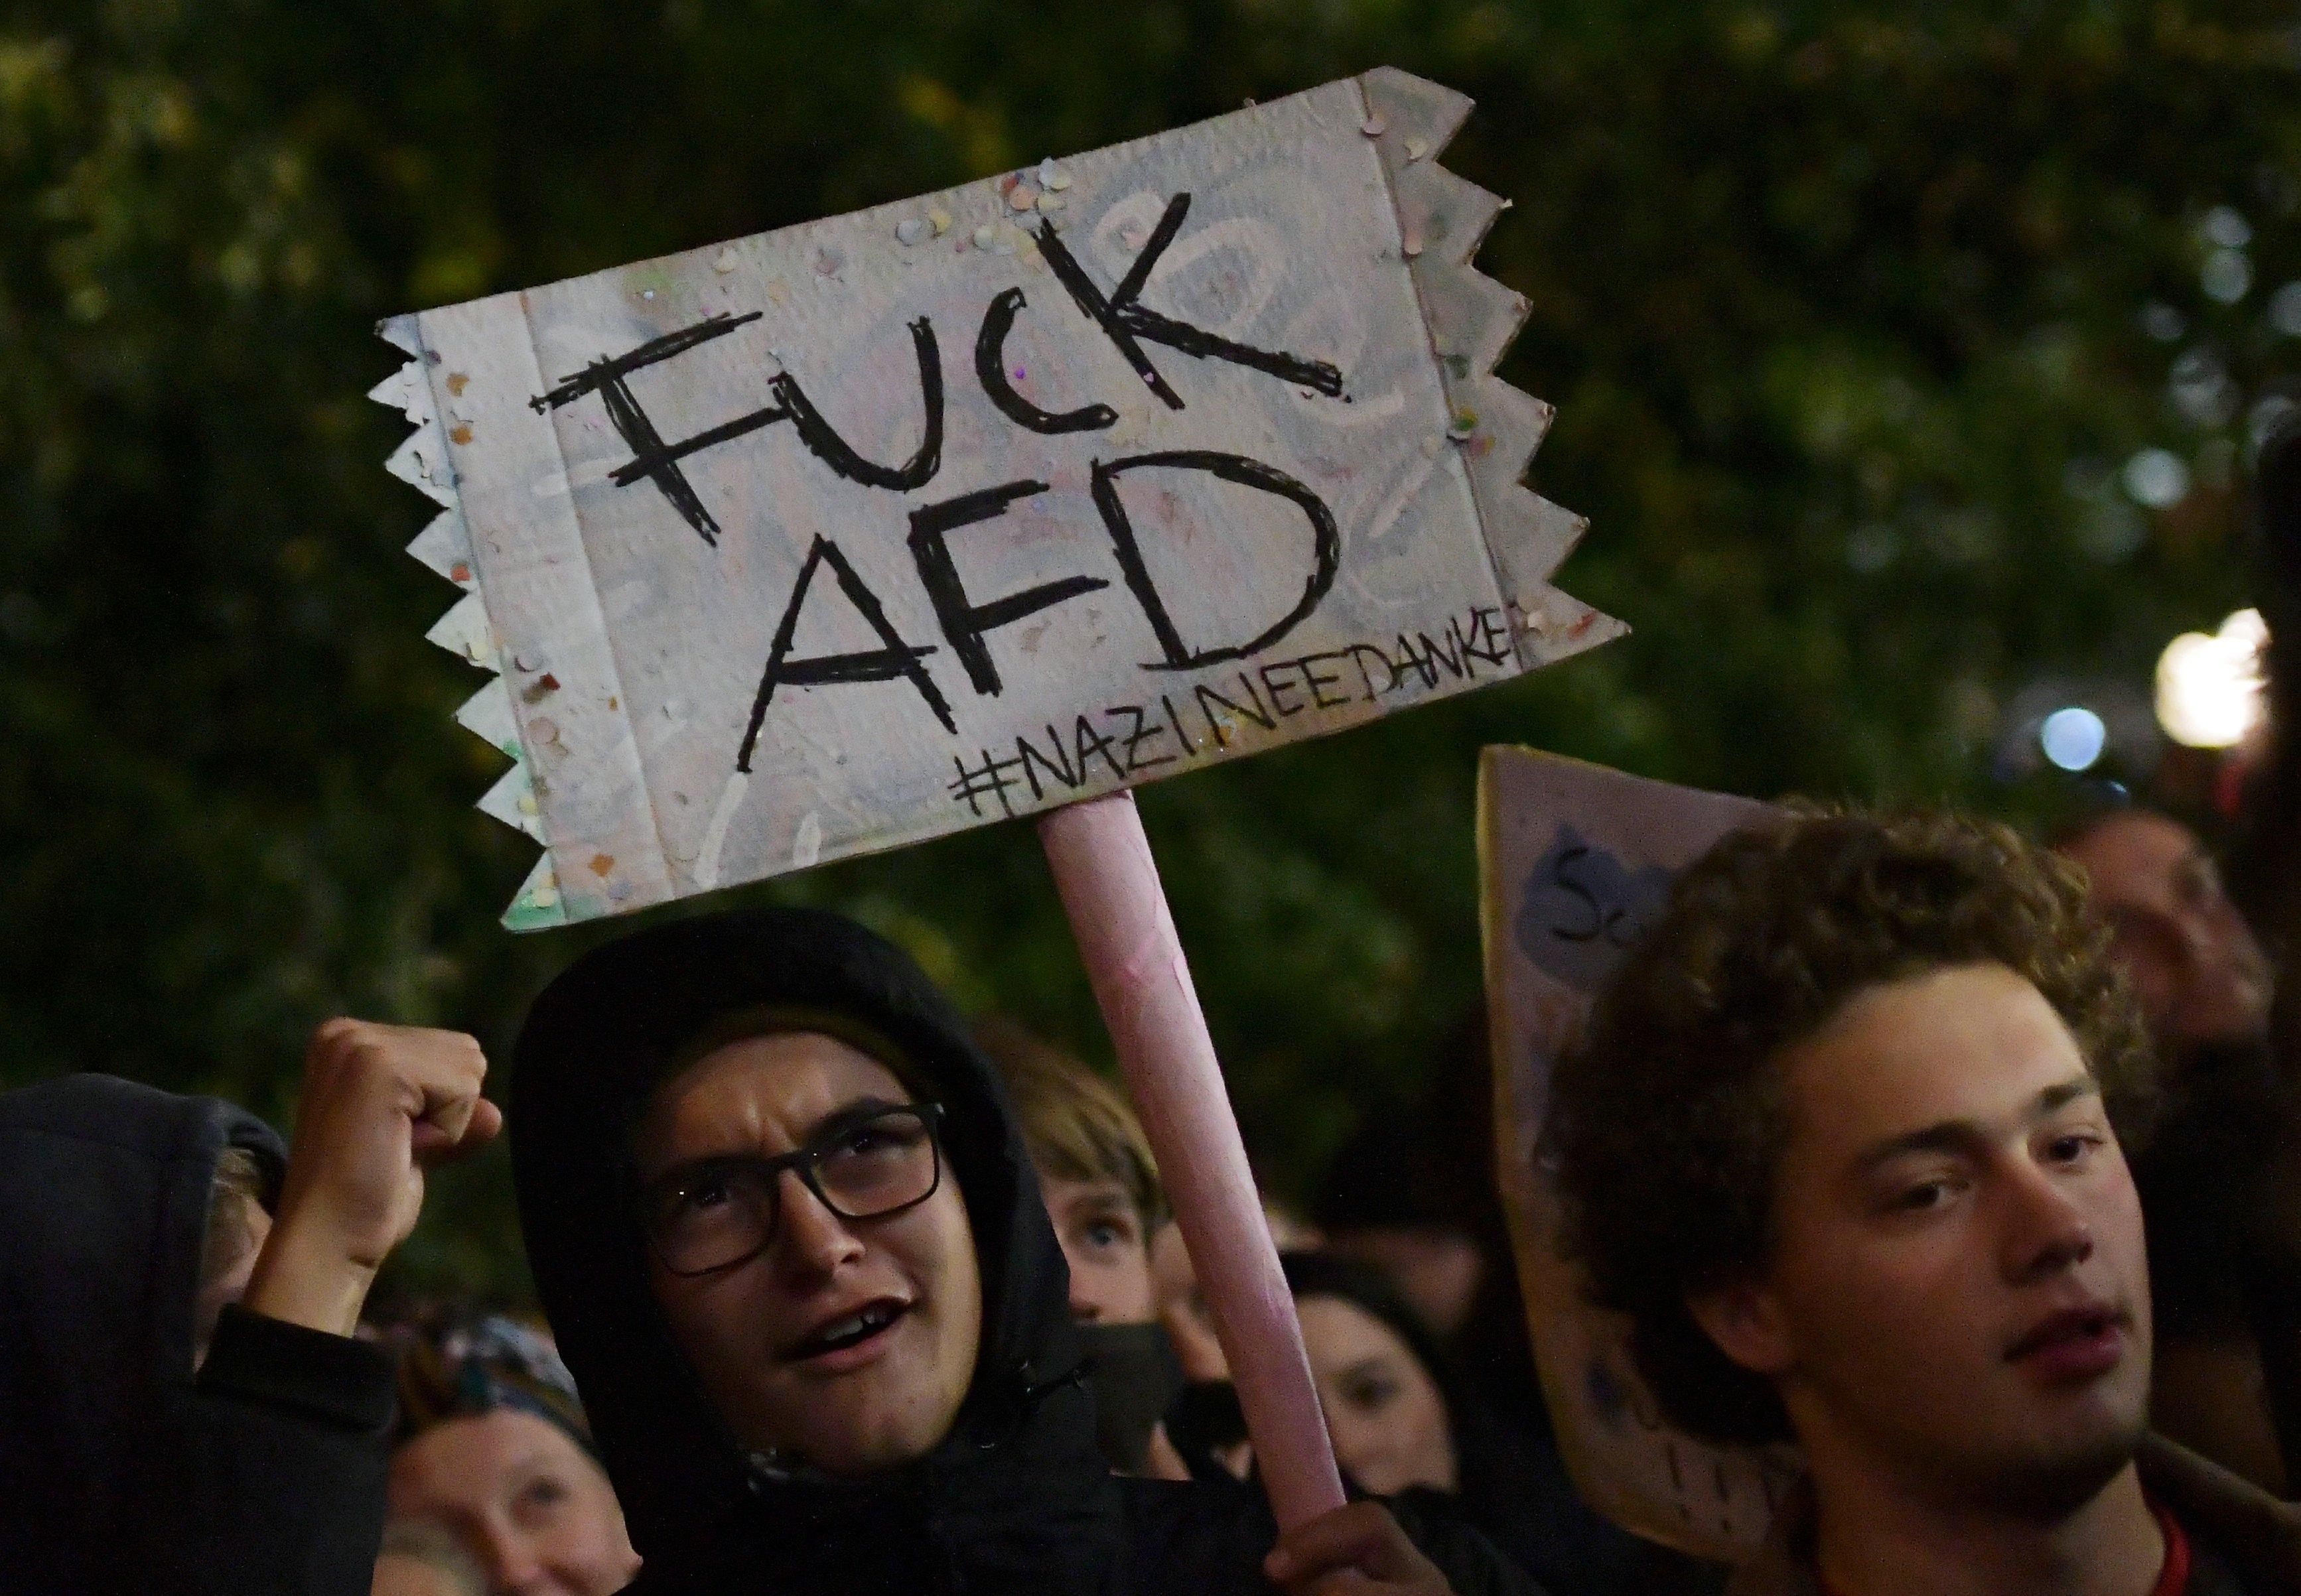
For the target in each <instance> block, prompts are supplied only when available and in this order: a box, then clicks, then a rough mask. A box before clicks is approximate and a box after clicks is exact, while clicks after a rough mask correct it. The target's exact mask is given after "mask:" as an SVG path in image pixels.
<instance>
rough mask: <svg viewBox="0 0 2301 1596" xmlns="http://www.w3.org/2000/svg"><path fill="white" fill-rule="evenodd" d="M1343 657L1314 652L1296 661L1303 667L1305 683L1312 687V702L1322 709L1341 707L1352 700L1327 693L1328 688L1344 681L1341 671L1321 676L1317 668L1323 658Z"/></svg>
mask: <svg viewBox="0 0 2301 1596" xmlns="http://www.w3.org/2000/svg"><path fill="white" fill-rule="evenodd" d="M1341 658H1343V656H1342V655H1340V654H1312V655H1308V656H1304V657H1303V658H1302V659H1301V660H1298V661H1297V662H1296V663H1297V664H1300V665H1301V667H1302V681H1303V683H1304V684H1305V685H1306V686H1308V687H1309V689H1310V702H1312V703H1313V704H1316V705H1317V706H1318V707H1319V708H1321V709H1340V708H1342V707H1343V706H1344V705H1346V704H1348V703H1349V702H1350V700H1349V699H1348V698H1328V697H1326V689H1327V688H1330V687H1332V686H1334V685H1335V683H1336V682H1338V681H1342V679H1343V678H1342V674H1341V673H1339V672H1337V673H1335V674H1334V675H1331V676H1321V675H1319V674H1318V670H1317V666H1318V663H1319V662H1320V661H1322V660H1330V659H1341Z"/></svg>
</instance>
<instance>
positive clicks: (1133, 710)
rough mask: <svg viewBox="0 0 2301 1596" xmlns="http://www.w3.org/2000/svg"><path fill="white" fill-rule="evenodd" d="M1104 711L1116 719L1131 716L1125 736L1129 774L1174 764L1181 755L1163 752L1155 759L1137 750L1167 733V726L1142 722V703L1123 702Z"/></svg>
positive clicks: (1127, 771) (1127, 770)
mask: <svg viewBox="0 0 2301 1596" xmlns="http://www.w3.org/2000/svg"><path fill="white" fill-rule="evenodd" d="M1102 713H1103V714H1107V715H1109V716H1111V717H1112V718H1114V719H1116V718H1117V717H1118V716H1120V715H1126V716H1128V717H1130V718H1129V720H1128V722H1127V724H1128V727H1129V730H1128V731H1127V733H1126V738H1125V748H1126V773H1127V774H1128V775H1130V776H1131V775H1134V774H1135V773H1138V772H1141V771H1146V770H1157V769H1158V768H1159V766H1160V765H1172V764H1174V763H1175V761H1176V759H1177V758H1178V757H1180V756H1178V755H1175V754H1161V755H1159V756H1158V757H1157V758H1155V759H1153V758H1150V757H1147V756H1144V755H1142V754H1138V753H1137V752H1135V750H1136V749H1137V748H1141V747H1142V745H1143V744H1144V743H1146V742H1149V741H1151V740H1154V739H1157V738H1161V737H1164V736H1166V735H1167V728H1166V727H1164V726H1161V725H1159V724H1158V723H1155V722H1154V723H1151V724H1150V725H1148V726H1146V725H1144V724H1143V723H1142V706H1141V705H1140V704H1122V705H1120V706H1117V708H1115V709H1106V710H1104V711H1103V712H1102Z"/></svg>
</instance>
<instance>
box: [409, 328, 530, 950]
mask: <svg viewBox="0 0 2301 1596" xmlns="http://www.w3.org/2000/svg"><path fill="white" fill-rule="evenodd" d="M376 332H377V334H378V336H379V337H381V338H382V339H383V340H384V341H385V342H386V343H389V344H390V345H391V346H392V347H394V348H396V349H398V350H400V351H401V352H403V353H404V354H406V355H408V356H409V359H408V361H407V363H406V364H405V365H403V366H401V367H400V368H399V369H398V370H397V371H396V372H392V373H391V374H390V375H389V376H388V377H386V378H385V379H384V380H382V381H381V382H379V383H377V384H376V385H375V386H374V387H373V388H372V389H369V390H368V396H367V397H369V398H371V399H373V400H374V401H375V402H376V403H377V404H379V405H390V406H391V407H392V408H393V409H395V410H397V411H399V412H400V413H401V414H404V415H405V416H406V418H407V422H408V424H409V425H410V426H411V427H413V428H414V430H413V431H411V432H410V433H409V434H408V435H407V437H406V439H403V440H401V442H400V445H399V447H397V449H395V450H393V451H392V454H391V457H390V458H389V459H388V460H386V461H385V462H384V469H385V470H386V471H388V472H390V473H391V474H392V475H393V476H395V477H397V478H398V479H399V480H401V481H403V482H406V483H407V484H408V485H409V486H410V487H413V488H414V489H417V490H418V491H419V492H421V493H423V495H424V496H425V497H429V498H431V500H432V501H433V502H434V503H436V504H437V505H438V506H439V512H438V514H434V515H433V516H432V518H431V521H430V522H428V523H427V524H426V525H425V526H424V528H423V531H421V532H419V533H417V534H416V535H415V538H414V541H412V542H410V543H409V544H408V546H407V552H408V553H409V554H410V555H413V556H414V557H415V558H416V560H417V561H419V562H420V563H421V564H423V566H424V567H425V568H426V569H428V570H430V571H431V572H434V573H436V574H437V575H439V576H440V577H442V578H444V579H445V580H447V581H450V582H453V583H454V584H455V585H456V587H458V588H461V589H463V597H461V598H458V599H457V600H456V603H455V604H454V605H453V606H450V607H449V609H448V613H447V614H444V615H442V616H440V617H439V621H438V622H437V623H435V624H434V625H433V626H432V628H431V631H428V632H426V633H424V634H423V635H424V639H425V640H426V641H427V642H431V643H433V644H436V645H437V646H439V648H445V649H446V650H448V652H449V653H450V654H453V655H455V656H456V657H457V658H458V659H461V660H463V661H464V663H466V664H470V665H473V666H474V667H476V668H477V669H479V670H481V671H484V672H486V673H488V679H487V681H485V682H484V683H483V684H481V688H480V689H479V691H477V692H475V693H473V695H472V696H471V697H470V698H467V699H465V700H464V704H463V705H462V706H461V707H460V708H458V709H457V710H456V716H455V718H456V724H458V725H460V726H462V727H463V728H464V730H465V731H469V732H471V733H472V734H473V736H475V737H478V738H480V739H481V740H483V741H485V742H487V743H489V745H491V746H492V747H493V748H496V749H497V751H498V752H499V753H501V754H502V755H503V756H505V757H506V758H507V759H509V760H510V761H511V768H510V769H508V770H506V771H505V772H504V773H503V774H502V775H501V776H500V777H499V778H498V779H497V781H496V782H495V784H494V785H493V786H491V787H489V789H488V790H487V792H486V793H485V794H484V795H482V796H481V798H480V800H479V802H478V804H477V805H475V807H476V808H478V810H479V811H480V813H481V814H482V815H487V816H488V817H489V819H491V820H496V821H500V822H501V823H503V824H505V825H507V826H510V827H511V828H512V829H513V830H515V831H523V832H525V833H526V834H527V835H528V836H529V837H531V838H532V839H533V840H535V841H537V842H538V843H542V842H543V841H544V836H543V822H542V815H541V811H540V808H539V806H537V803H536V798H535V785H534V780H533V777H532V775H531V770H530V766H529V763H528V758H527V750H526V749H525V748H523V747H522V746H521V745H520V740H519V724H518V722H517V721H516V719H515V717H514V716H513V714H512V708H511V690H510V689H509V688H508V687H506V685H505V683H504V679H503V661H502V657H501V650H500V648H499V646H498V642H497V639H496V635H495V631H494V629H493V628H492V627H491V626H489V623H488V611H487V603H486V600H485V598H484V597H482V595H481V590H480V579H479V572H478V568H477V567H476V566H475V565H474V564H473V561H472V539H471V532H470V529H469V528H467V527H466V526H465V525H464V511H463V505H462V501H461V499H460V498H459V497H458V496H457V494H456V480H455V471H454V468H453V467H452V466H450V465H449V464H448V440H447V437H446V434H445V430H444V429H443V428H442V427H441V425H440V422H439V410H438V408H437V406H436V405H435V404H434V402H433V397H432V392H431V370H430V368H431V360H430V358H429V357H428V356H427V355H426V353H425V351H424V348H423V336H422V334H421V333H420V332H419V331H418V330H417V327H416V319H415V317H414V315H413V314H409V315H403V316H394V317H392V318H391V319H390V320H389V321H387V322H382V323H381V324H380V325H379V326H378V327H377V329H376ZM503 920H504V924H505V925H506V927H508V928H509V929H511V930H513V931H536V930H540V929H542V928H544V927H547V926H553V925H564V924H565V923H567V910H566V906H565V903H564V902H563V901H562V899H561V898H560V893H559V878H558V876H557V874H556V873H555V871H554V870H553V867H552V863H551V854H550V852H549V849H548V845H547V847H546V850H545V852H544V853H543V854H542V855H541V856H540V857H538V858H537V860H536V861H535V866H534V868H533V869H531V870H530V871H529V872H528V875H527V879H526V880H525V881H524V882H521V883H520V889H519V891H518V892H517V894H516V895H515V896H514V898H513V899H512V903H511V907H510V908H508V909H506V911H505V913H504V916H503Z"/></svg>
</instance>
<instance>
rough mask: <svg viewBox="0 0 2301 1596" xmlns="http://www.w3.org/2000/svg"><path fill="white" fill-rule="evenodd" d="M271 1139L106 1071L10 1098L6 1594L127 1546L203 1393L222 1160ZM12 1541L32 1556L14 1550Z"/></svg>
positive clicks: (5, 1195)
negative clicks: (233, 1150) (68, 1555)
mask: <svg viewBox="0 0 2301 1596" xmlns="http://www.w3.org/2000/svg"><path fill="white" fill-rule="evenodd" d="M227 1147H241V1148H245V1149H248V1150H249V1151H251V1152H253V1153H254V1154H255V1156H256V1157H257V1158H258V1159H259V1161H261V1162H262V1163H264V1165H266V1166H268V1167H269V1170H270V1172H271V1174H272V1175H274V1176H275V1177H276V1176H277V1174H278V1173H279V1171H280V1167H281V1166H282V1165H283V1164H284V1162H285V1152H284V1149H282V1147H281V1145H280V1139H279V1137H278V1136H276V1135H274V1134H273V1133H272V1129H271V1127H269V1126H268V1125H266V1124H264V1122H263V1121H261V1120H259V1119H257V1118H256V1117H255V1116H254V1115H251V1114H248V1113H247V1112H246V1111H245V1110H243V1109H239V1108H236V1107H232V1106H231V1105H230V1104H229V1103H223V1102H219V1101H217V1100H216V1099H213V1098H188V1097H178V1096H176V1095H174V1094H173V1093H171V1092H164V1091H160V1090H155V1089H154V1088H152V1087H149V1086H139V1085H137V1084H136V1083H134V1082H128V1081H121V1080H115V1079H114V1078H113V1077H112V1076H109V1075H67V1076H63V1077H62V1078H60V1079H57V1080H54V1081H49V1082H44V1083H42V1084H40V1085H38V1086H28V1087H25V1088H23V1089H21V1090H16V1091H12V1092H8V1093H6V1094H4V1095H0V1502H4V1504H5V1509H4V1511H0V1523H4V1525H8V1526H11V1527H10V1529H9V1531H8V1533H5V1534H0V1568H4V1569H6V1570H8V1572H7V1573H6V1574H5V1575H0V1583H8V1584H10V1585H11V1587H12V1588H14V1586H15V1582H16V1581H17V1580H20V1579H21V1580H23V1581H25V1582H26V1583H24V1585H23V1586H22V1587H21V1588H23V1589H27V1590H30V1589H64V1588H68V1587H69V1583H71V1582H69V1581H68V1582H66V1583H54V1584H51V1583H46V1582H45V1580H44V1578H43V1577H42V1576H41V1575H38V1574H36V1573H35V1572H33V1569H34V1568H36V1567H46V1565H45V1564H39V1563H38V1562H37V1561H36V1560H30V1561H28V1559H37V1558H38V1557H41V1556H44V1555H47V1554H49V1553H54V1552H63V1551H67V1550H71V1549H74V1548H77V1549H78V1550H79V1551H82V1552H86V1553H88V1554H89V1555H96V1554H97V1553H99V1552H101V1550H103V1549H105V1548H107V1547H114V1546H117V1545H118V1544H119V1537H121V1535H122V1534H123V1533H125V1532H126V1531H127V1530H129V1529H130V1528H131V1527H132V1526H133V1525H135V1524H136V1523H137V1522H138V1518H139V1517H140V1516H141V1514H142V1512H143V1510H144V1508H145V1507H146V1505H147V1504H148V1501H149V1492H150V1491H151V1490H152V1489H153V1488H154V1487H153V1484H152V1478H151V1475H150V1471H151V1470H152V1469H154V1468H155V1467H157V1466H158V1460H159V1459H160V1458H162V1457H163V1455H164V1452H165V1448H164V1447H163V1444H162V1441H163V1436H164V1435H166V1434H167V1433H169V1427H170V1426H171V1425H173V1424H174V1423H175V1422H176V1421H177V1419H178V1418H179V1416H180V1412H181V1409H182V1408H183V1406H184V1404H185V1402H186V1401H187V1400H188V1398H189V1396H190V1393H191V1391H192V1383H193V1370H192V1349H193V1341H194V1324H193V1317H194V1312H195V1299H196V1298H197V1295H198V1287H199V1278H200V1260H201V1253H202V1250H203V1248H204V1246H205V1240H206V1234H207V1218H208V1208H209V1205H210V1200H211V1194H212V1192H213V1186H214V1182H215V1169H216V1160H217V1158H218V1157H219V1156H221V1155H222V1152H223V1150H224V1149H226V1148H227ZM19 1532H23V1533H30V1534H33V1535H34V1536H36V1537H37V1542H36V1547H37V1549H38V1550H26V1549H24V1548H21V1547H17V1546H15V1545H13V1544H12V1542H13V1541H14V1539H15V1535H16V1533H19Z"/></svg>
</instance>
